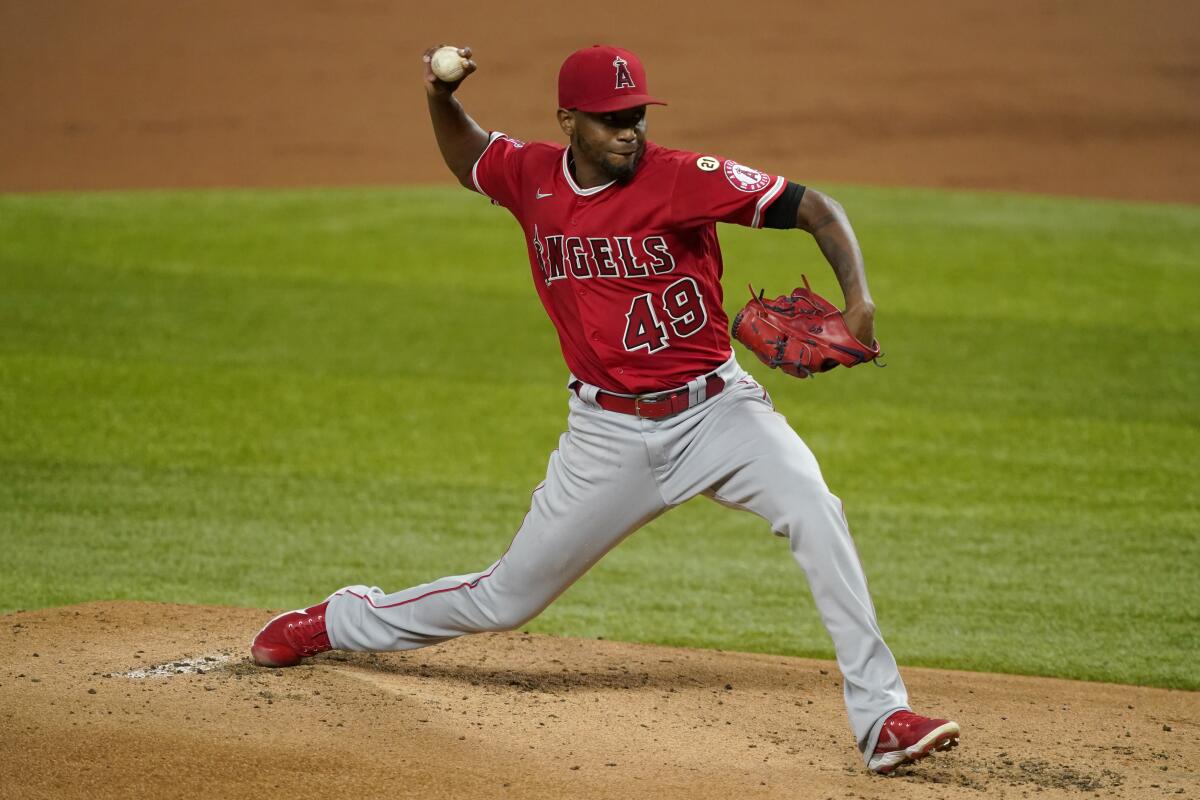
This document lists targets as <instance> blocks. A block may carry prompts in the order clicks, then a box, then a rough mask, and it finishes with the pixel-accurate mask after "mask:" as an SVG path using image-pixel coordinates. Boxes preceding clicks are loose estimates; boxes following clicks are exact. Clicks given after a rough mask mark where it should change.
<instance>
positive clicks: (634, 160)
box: [603, 150, 642, 183]
mask: <svg viewBox="0 0 1200 800" xmlns="http://www.w3.org/2000/svg"><path fill="white" fill-rule="evenodd" d="M641 160H642V151H641V150H638V151H637V152H634V153H630V154H629V155H622V154H620V153H609V155H608V157H607V158H605V159H604V162H603V163H604V171H605V172H606V173H608V176H609V177H610V178H613V179H615V180H616V181H618V182H620V183H627V182H628V181H630V180H631V179H632V178H633V176H634V173H636V172H637V168H638V163H639V162H640V161H641Z"/></svg>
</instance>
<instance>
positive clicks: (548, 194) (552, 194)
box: [537, 189, 554, 200]
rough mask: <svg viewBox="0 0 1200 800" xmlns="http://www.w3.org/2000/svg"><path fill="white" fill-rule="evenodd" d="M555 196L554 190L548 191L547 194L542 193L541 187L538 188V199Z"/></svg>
mask: <svg viewBox="0 0 1200 800" xmlns="http://www.w3.org/2000/svg"><path fill="white" fill-rule="evenodd" d="M553 196H554V192H546V193H545V194H542V190H541V189H538V190H537V199H538V200H541V199H542V198H543V197H553Z"/></svg>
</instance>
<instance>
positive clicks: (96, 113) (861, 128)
mask: <svg viewBox="0 0 1200 800" xmlns="http://www.w3.org/2000/svg"><path fill="white" fill-rule="evenodd" d="M536 6H537V8H536V11H532V10H530V9H531V8H532V7H531V6H529V5H528V4H525V5H519V6H504V5H502V4H496V3H494V2H490V0H460V2H458V3H456V4H455V5H454V6H453V8H439V9H432V8H427V7H424V6H421V7H417V6H415V5H414V4H411V3H388V2H376V1H375V0H354V1H353V2H350V0H343V1H342V2H336V3H333V2H318V1H317V0H304V1H302V2H295V0H259V1H258V2H254V3H246V2H243V0H208V2H203V3H195V2H191V3H163V2H161V0H108V2H103V3H97V2H91V1H90V0H58V1H57V2H53V3H34V2H25V3H20V2H7V3H5V2H0V117H2V118H3V123H2V124H0V191H29V190H42V189H103V188H120V187H147V186H150V187H160V186H246V185H253V186H312V185H329V184H339V185H346V184H379V183H385V184H393V183H399V184H411V183H427V182H431V181H436V182H439V183H451V182H452V180H451V178H450V175H449V174H448V173H447V172H446V169H445V167H444V166H443V165H442V162H441V158H440V157H439V156H438V152H437V147H436V146H435V144H434V140H433V136H432V134H431V133H430V130H429V120H428V115H427V114H426V112H425V101H424V94H423V91H422V89H421V84H420V80H419V75H420V70H419V67H420V64H419V61H418V58H419V56H420V53H421V52H422V51H423V50H424V49H425V48H426V47H428V46H429V45H430V44H433V43H437V42H443V41H446V40H447V38H449V39H452V40H454V41H455V42H456V43H458V44H470V45H472V46H474V48H475V51H476V53H477V54H478V60H479V63H480V73H479V75H478V76H477V77H475V78H472V79H470V80H469V81H468V82H467V83H466V84H465V85H464V87H463V90H462V96H463V100H464V103H465V104H466V106H467V108H468V109H469V110H470V111H471V113H472V114H474V115H475V116H476V118H477V119H478V120H479V123H480V124H481V125H484V126H487V127H492V128H497V129H500V130H505V131H507V132H509V133H512V134H514V135H517V136H520V137H521V138H523V139H555V140H558V139H560V138H561V134H560V132H559V131H558V128H557V126H556V124H555V121H554V109H555V104H556V98H555V85H556V84H555V80H556V76H557V72H558V66H559V63H560V62H561V61H562V59H563V57H564V56H565V55H566V54H567V53H569V52H571V51H572V50H574V49H576V48H578V47H584V46H587V45H589V44H592V43H594V42H602V41H607V42H614V43H618V44H623V45H624V46H626V47H629V48H631V49H633V50H634V51H635V52H638V53H640V54H641V55H642V56H643V58H645V60H646V62H647V67H648V70H649V77H650V81H651V83H652V88H653V91H654V93H655V94H660V95H661V96H663V97H665V98H667V99H668V100H669V101H670V103H671V105H670V106H669V107H667V108H665V109H664V108H656V109H654V110H653V111H652V112H651V116H650V124H651V130H650V133H651V138H653V139H655V140H657V141H659V142H661V143H662V144H666V145H670V146H674V147H683V148H687V149H692V150H700V151H708V152H713V153H716V154H719V155H726V156H729V157H732V158H736V159H738V160H739V161H742V162H744V163H748V164H753V165H755V166H757V167H760V168H762V169H768V170H771V171H775V172H779V173H782V174H785V175H787V176H789V177H791V178H793V179H795V180H798V181H802V182H808V183H812V184H813V185H817V186H820V185H822V183H823V182H830V181H847V182H855V183H867V184H890V185H897V184H899V185H915V186H950V187H974V188H983V189H1015V190H1023V191H1034V192H1049V193H1051V194H1085V195H1099V196H1104V197H1127V198H1136V199H1148V200H1175V201H1184V202H1191V203H1195V202H1200V148H1197V147H1196V142H1197V140H1198V139H1200V102H1197V99H1198V98H1200V3H1195V2H1189V0H1142V1H1141V2H1128V0H1126V2H1089V3H1083V2H1057V3H1047V2H1045V0H1009V2H1004V3H996V2H994V1H993V0H959V2H955V3H946V2H945V0H908V2H904V3H894V2H882V0H874V1H873V2H859V3H798V2H793V1H792V0H774V1H773V2H762V3H755V4H750V5H747V4H744V3H726V4H712V3H709V4H699V5H698V4H695V3H688V2H683V0H665V1H664V2H658V3H631V2H625V0H616V2H610V3H607V4H605V6H604V7H603V9H602V10H600V9H597V8H595V7H592V6H587V5H582V4H572V3H557V4H555V3H539V4H536ZM531 16H532V17H533V19H534V20H535V21H533V22H531Z"/></svg>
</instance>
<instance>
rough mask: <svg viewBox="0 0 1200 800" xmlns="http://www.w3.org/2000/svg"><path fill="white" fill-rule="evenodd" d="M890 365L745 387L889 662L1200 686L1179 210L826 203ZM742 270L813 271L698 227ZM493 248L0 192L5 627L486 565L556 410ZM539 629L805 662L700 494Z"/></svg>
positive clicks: (812, 621)
mask: <svg viewBox="0 0 1200 800" xmlns="http://www.w3.org/2000/svg"><path fill="white" fill-rule="evenodd" d="M832 192H833V194H834V195H835V196H837V197H838V198H839V199H841V200H842V202H843V203H844V204H845V206H846V207H847V209H848V210H849V212H850V214H851V217H852V219H853V220H854V221H855V224H856V227H857V229H858V231H859V233H860V237H861V239H862V243H863V247H864V250H865V252H866V254H867V259H868V265H869V271H870V275H871V278H872V286H873V289H874V293H875V298H876V301H877V303H878V305H879V319H878V323H879V335H880V338H881V340H882V341H883V343H884V349H885V350H886V351H887V357H886V359H885V360H886V363H887V368H886V369H882V370H881V369H874V368H871V367H860V368H857V369H855V370H853V371H841V372H840V373H835V374H832V375H828V376H822V377H820V378H819V379H817V380H814V381H805V382H798V381H794V380H792V379H790V378H787V377H786V376H783V375H780V374H774V373H771V372H770V371H769V370H767V369H765V368H763V367H761V365H759V364H758V363H757V362H755V361H754V360H753V358H752V357H750V356H748V355H746V354H745V353H744V351H742V352H741V356H742V362H743V364H744V365H746V366H747V367H748V368H750V369H751V370H752V371H753V372H754V373H755V374H756V376H758V377H760V378H761V379H762V380H763V382H764V383H765V384H766V385H767V386H768V388H769V389H770V390H771V393H772V395H773V397H774V399H775V402H776V404H777V406H778V407H779V408H780V410H781V411H783V412H784V413H785V414H786V415H787V416H788V418H789V419H790V420H791V421H792V424H793V426H794V427H795V428H796V429H797V430H798V431H799V433H800V434H801V436H803V437H804V438H805V440H806V441H807V442H808V443H809V445H810V446H811V447H812V448H813V450H814V451H815V452H816V454H817V456H818V458H819V459H820V460H821V463H822V465H823V468H824V470H825V474H826V478H827V479H828V481H829V483H830V485H831V487H832V488H833V490H834V491H835V492H836V493H837V494H839V495H840V496H841V497H842V498H843V499H844V500H845V503H846V508H847V513H848V516H849V518H850V522H851V525H852V526H853V528H854V530H855V536H856V540H857V542H858V547H859V551H860V553H861V555H862V558H863V561H864V562H865V564H866V568H867V573H868V576H869V577H870V580H871V585H872V589H873V592H874V597H875V603H876V606H877V608H878V610H879V615H880V621H881V624H882V626H883V629H884V632H885V634H886V635H887V637H888V640H889V642H890V643H891V645H892V647H893V649H894V650H895V652H896V653H897V656H898V657H899V659H900V661H901V662H902V663H905V664H921V665H929V666H941V667H955V668H963V669H973V670H992V671H1005V672H1020V673H1031V674H1042V675H1056V676H1066V677H1079V678H1085V679H1093V680H1110V681H1119V682H1128V683H1142V684H1151V685H1157V686H1170V687H1182V688H1189V689H1200V670H1198V669H1197V667H1196V664H1197V662H1198V660H1200V637H1198V636H1197V631H1198V630H1200V610H1198V608H1197V605H1196V602H1195V598H1196V597H1197V595H1198V594H1200V491H1198V489H1197V485H1198V483H1200V458H1198V457H1197V452H1198V451H1200V408H1198V404H1197V397H1200V353H1198V350H1197V345H1196V336H1197V334H1200V311H1198V310H1197V303H1200V207H1179V206H1163V205H1132V204H1120V203H1111V202H1097V201H1082V200H1066V199H1045V198H1031V197H1019V196H1011V195H1000V194H972V193H949V192H934V191H902V190H878V189H862V188H850V187H843V188H836V187H835V188H834V189H833V190H832ZM722 237H723V241H724V244H725V254H726V264H727V271H728V272H727V275H726V281H725V286H726V290H727V302H726V306H727V308H728V309H730V310H733V309H736V308H739V307H740V306H741V305H742V303H743V301H744V298H745V297H746V290H745V289H744V288H743V287H744V286H745V284H746V283H747V281H749V280H753V281H754V282H755V284H756V285H765V287H766V288H767V291H768V293H772V294H774V293H779V292H782V291H786V290H788V289H790V288H791V287H792V286H794V285H796V284H797V283H798V282H799V273H800V272H801V271H805V272H807V273H808V274H809V276H810V278H811V279H812V280H813V284H814V288H816V289H817V290H818V291H822V292H823V293H827V294H834V295H835V296H836V284H835V283H834V281H833V278H832V275H831V273H830V271H829V269H828V267H826V266H824V265H823V263H822V262H821V261H820V257H819V253H818V252H817V250H816V247H815V246H814V245H813V244H812V242H811V241H810V240H809V239H808V238H807V237H805V236H804V235H803V234H800V233H797V232H780V231H748V230H743V229H735V228H732V227H724V228H723V229H722ZM564 378H565V368H564V367H563V366H562V362H561V358H560V355H559V353H558V349H557V343H556V340H555V337H554V335H553V330H552V328H551V326H550V324H549V322H548V321H546V319H545V317H544V315H543V312H542V311H541V308H540V306H539V305H538V303H537V299H536V297H535V294H534V292H533V289H532V286H531V282H530V278H529V272H528V265H527V263H526V262H525V258H524V249H523V245H522V242H521V240H520V235H519V230H518V228H517V226H516V224H515V223H514V222H513V221H512V220H511V218H510V217H509V216H508V215H507V213H505V212H504V211H502V210H500V209H496V208H493V207H491V206H489V205H488V204H487V202H486V201H484V200H483V199H481V198H479V197H476V196H473V195H470V194H468V193H467V192H464V191H461V190H457V189H450V188H431V189H412V190H338V191H299V192H297V191H289V192H261V191H236V192H197V193H101V194H79V195H41V196H11V195H10V196H0V548H2V555H0V610H11V609H14V608H36V607H39V606H47V605H55V604H64V603H74V602H79V601H84V600H91V599H101V598H105V599H107V598H137V599H145V600H163V601H172V602H183V603H223V604H234V605H242V606H270V607H283V606H296V605H298V604H301V603H306V602H310V601H313V600H315V599H318V598H319V597H321V596H323V595H324V594H325V593H327V592H329V591H331V590H333V589H335V588H338V587H339V586H342V585H344V584H346V583H350V582H358V581H362V582H367V583H375V584H378V585H381V586H383V587H385V588H387V589H396V588H400V587H402V586H404V585H409V584H411V583H416V582H423V581H426V580H429V579H432V578H434V577H438V576H440V575H444V574H453V573H461V572H466V571H471V570H475V569H478V568H481V567H483V566H485V565H486V564H488V563H489V562H490V561H491V560H492V559H494V558H495V557H496V556H497V555H498V554H499V553H500V552H501V551H502V550H503V548H504V547H505V546H506V544H507V543H508V541H509V538H510V537H511V534H512V532H513V530H514V528H515V526H516V525H517V524H518V523H519V522H520V520H521V517H522V515H523V513H524V510H525V505H526V502H527V499H528V492H529V490H530V489H531V488H532V487H533V486H534V485H535V484H536V483H537V482H538V481H539V480H540V479H541V476H542V473H543V470H544V465H545V459H546V457H547V455H548V453H549V452H550V450H551V449H552V448H553V447H554V444H555V442H556V439H557V436H558V434H559V433H560V432H561V430H562V428H563V425H564V423H565V402H566V395H565V391H564V388H563V382H564ZM529 627H530V629H532V630H536V631H543V632H549V633H561V634H571V635H580V636H603V637H605V638H613V639H627V640H639V641H653V642H663V643H668V644H682V645H694V646H702V647H717V648H725V649H738V650H753V651H767V652H775V653H787V654H798V655H809V656H819V657H828V656H830V655H831V648H830V646H829V640H828V638H827V636H826V634H825V632H824V629H823V628H822V626H821V624H820V621H819V620H818V619H817V617H816V614H815V612H814V611H813V609H812V604H811V602H810V600H809V598H808V593H807V588H806V586H805V584H804V581H803V577H802V575H801V573H800V571H799V569H797V568H796V566H795V564H794V563H793V562H792V561H791V558H790V556H789V555H788V552H787V548H786V545H785V543H784V542H783V541H782V540H780V539H777V538H775V537H772V536H771V535H770V533H769V531H768V530H767V529H766V526H765V524H764V523H762V522H760V521H759V520H758V519H757V518H754V517H751V516H749V515H745V514H737V513H735V512H732V511H729V510H726V509H723V508H720V507H718V506H716V505H715V504H712V503H709V502H707V501H703V500H701V501H695V502H693V503H690V504H688V505H686V506H685V507H683V508H681V509H678V510H676V511H674V512H672V513H670V514H668V515H667V516H665V517H663V518H662V519H660V520H658V521H656V522H655V523H654V524H652V525H650V526H649V527H647V528H646V529H644V530H643V531H642V532H640V533H639V534H637V535H636V536H634V537H633V538H631V539H630V540H629V541H628V542H626V543H625V544H623V545H622V546H621V547H619V548H618V549H617V550H615V551H614V552H613V553H612V554H611V555H610V556H609V557H608V558H607V559H605V561H603V562H602V563H601V564H600V565H599V566H598V567H597V568H596V569H595V570H593V572H592V573H591V574H590V575H588V576H587V577H585V578H584V579H583V580H582V581H580V582H579V583H578V584H577V585H576V586H575V587H574V588H572V589H571V590H570V591H569V592H567V594H565V595H564V596H563V597H562V598H561V599H560V600H559V601H558V602H557V603H556V604H555V605H553V606H552V607H551V608H550V609H549V610H548V611H547V612H546V613H545V614H543V615H542V616H541V617H540V618H538V619H537V620H535V621H534V622H533V623H532V624H531V625H530V626H529Z"/></svg>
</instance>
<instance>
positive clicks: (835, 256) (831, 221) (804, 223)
mask: <svg viewBox="0 0 1200 800" xmlns="http://www.w3.org/2000/svg"><path fill="white" fill-rule="evenodd" d="M796 227H798V228H801V229H803V230H806V231H808V232H809V233H810V234H812V237H813V239H815V240H816V242H817V246H818V247H819V248H821V254H822V255H823V256H825V260H826V261H828V262H829V266H830V267H832V268H833V274H834V275H835V276H836V277H837V281H838V285H839V286H841V287H842V294H843V295H844V296H845V298H846V305H847V306H856V305H873V303H872V301H871V290H870V289H869V288H868V286H867V268H866V265H865V264H864V263H863V255H862V249H861V248H860V247H859V246H858V237H856V236H855V235H854V228H853V227H851V225H850V219H849V217H847V216H846V212H845V210H844V209H843V208H842V206H841V204H840V203H838V202H837V201H836V200H834V199H833V198H832V197H829V196H828V195H824V194H822V193H820V192H817V191H815V190H813V189H809V190H807V191H806V192H805V193H804V198H803V200H801V202H800V210H799V212H798V213H797V215H796Z"/></svg>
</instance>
